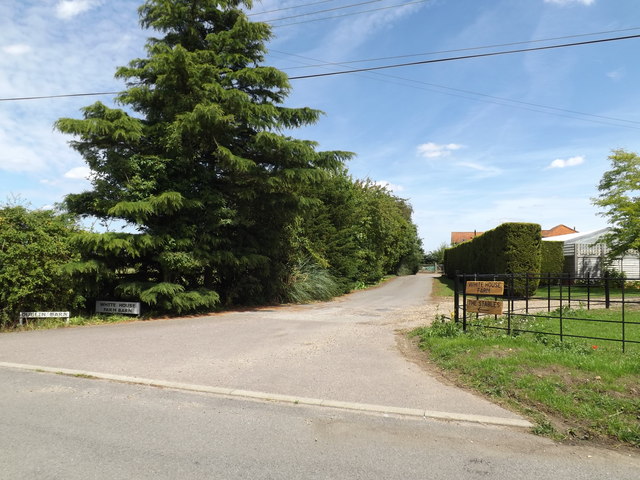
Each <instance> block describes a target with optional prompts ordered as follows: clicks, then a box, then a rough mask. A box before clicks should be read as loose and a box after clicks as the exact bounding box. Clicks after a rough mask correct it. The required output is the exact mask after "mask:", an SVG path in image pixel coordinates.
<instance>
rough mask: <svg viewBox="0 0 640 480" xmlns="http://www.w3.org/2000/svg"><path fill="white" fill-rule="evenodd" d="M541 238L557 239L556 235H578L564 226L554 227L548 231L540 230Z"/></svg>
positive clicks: (575, 231)
mask: <svg viewBox="0 0 640 480" xmlns="http://www.w3.org/2000/svg"><path fill="white" fill-rule="evenodd" d="M541 233H542V238H546V237H557V236H558V235H569V234H571V233H578V231H577V230H575V229H573V228H569V227H567V226H566V225H562V224H560V225H556V226H555V227H553V228H551V229H549V230H542V232H541Z"/></svg>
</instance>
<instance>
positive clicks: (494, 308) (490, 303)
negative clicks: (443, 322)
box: [467, 298, 502, 315]
mask: <svg viewBox="0 0 640 480" xmlns="http://www.w3.org/2000/svg"><path fill="white" fill-rule="evenodd" d="M467 312H471V313H488V314H490V315H502V300H474V299H472V298H467Z"/></svg>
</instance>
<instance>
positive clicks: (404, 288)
mask: <svg viewBox="0 0 640 480" xmlns="http://www.w3.org/2000/svg"><path fill="white" fill-rule="evenodd" d="M430 282H431V279H430V277H428V276H424V275H419V276H413V277H403V278H399V279H396V280H394V281H392V282H389V283H388V284H386V285H384V286H383V287H380V288H378V289H374V290H370V291H366V292H358V293H356V294H353V295H349V296H346V297H343V298H341V299H339V300H337V301H334V302H328V303H321V304H315V305H309V306H299V307H279V308H266V309H260V310H255V311H249V312H234V313H225V314H220V315H213V316H208V317H194V318H183V319H172V320H161V321H153V322H133V323H129V324H119V325H108V326H100V327H85V328H69V329H60V330H54V331H33V332H22V333H11V334H3V335H0V362H5V363H4V364H3V365H4V366H1V367H0V385H2V388H1V389H0V405H2V409H1V411H0V479H4V478H7V479H32V478H36V479H40V478H43V479H54V478H55V479H58V478H59V479H74V478H82V479H84V478H99V479H102V478H105V479H106V478H109V479H112V478H141V479H144V478H160V479H164V478H166V479H171V478H225V479H235V478H283V479H286V478H390V479H393V478H443V479H460V478H464V479H467V478H469V479H476V478H478V479H479V478H496V479H502V478H505V479H506V478H510V479H511V478H514V477H516V476H517V477H519V478H522V479H525V480H526V479H536V480H539V479H540V478H558V479H564V478H567V479H569V478H570V479H572V480H574V479H581V478H585V479H586V478H589V479H593V478H613V479H638V478H640V473H639V472H640V458H639V457H638V456H637V455H636V456H633V457H630V456H628V455H626V454H618V453H615V452H610V451H601V450H594V449H586V448H574V447H560V446H556V445H555V444H553V443H552V442H551V441H549V440H547V439H543V438H539V437H535V436H533V435H530V434H528V433H527V432H526V430H524V429H513V428H504V427H497V426H487V425H486V424H472V423H467V422H441V421H434V420H431V419H428V418H427V419H425V418H416V417H411V416H406V415H405V416H396V415H385V414H381V413H375V414H372V413H365V412H349V411H346V410H343V409H336V408H326V407H324V408H323V407H314V406H308V405H302V404H295V403H289V404H285V403H275V402H264V401H261V402H256V401H247V400H244V399H242V398H239V397H237V396H236V397H235V398H230V397H228V396H225V395H212V394H204V393H198V392H193V391H190V392H188V391H184V390H175V389H170V388H153V387H149V386H141V385H134V384H123V383H118V382H107V381H100V380H94V379H87V378H82V377H70V376H67V375H53V374H51V373H39V372H37V371H34V370H33V369H32V370H31V371H30V370H25V368H28V367H22V368H20V369H18V368H11V367H8V366H7V365H8V364H9V363H13V364H18V363H19V364H26V365H31V366H34V367H35V369H36V370H37V369H38V368H42V369H51V371H53V372H55V371H57V370H61V369H72V370H76V371H78V372H82V371H87V372H97V374H98V375H104V376H107V377H108V376H109V375H120V376H128V377H136V378H144V379H155V381H157V384H158V385H160V384H162V382H181V383H182V384H187V383H188V384H190V385H192V386H195V387H196V390H197V387H198V386H200V387H202V388H203V389H206V388H205V387H208V388H210V389H223V388H228V389H229V391H232V390H233V389H244V390H249V391H251V392H256V391H257V392H266V396H263V397H260V398H268V397H269V395H274V394H286V395H296V396H303V397H308V398H311V399H325V400H332V401H334V404H335V402H336V401H344V402H360V403H368V404H376V405H382V406H390V407H404V408H412V409H424V410H429V411H440V412H450V413H451V414H452V415H453V416H454V417H455V415H458V416H461V415H462V414H474V415H480V416H487V417H492V418H494V419H506V420H505V421H518V420H519V417H518V416H517V415H515V414H513V413H512V412H508V411H506V410H504V409H502V408H500V407H497V406H496V405H493V404H491V403H490V402H487V401H486V400H484V399H481V398H479V397H476V396H474V395H471V394H470V393H467V392H464V391H461V390H459V389H456V388H453V387H451V386H448V385H444V384H442V383H441V382H439V381H438V380H437V379H435V378H433V377H432V376H430V375H428V374H427V372H425V371H424V370H423V369H422V368H421V367H420V366H419V365H417V364H414V363H412V362H409V361H407V359H406V358H405V357H404V356H403V355H402V354H401V352H400V350H399V349H398V338H401V337H400V336H398V335H397V331H398V330H402V329H406V328H409V327H411V326H413V325H417V324H421V323H425V322H427V321H428V320H430V315H432V314H433V312H434V311H435V306H434V305H432V304H430V302H429V301H428V299H429V293H430ZM447 308H448V306H447V305H445V306H444V311H447ZM251 392H248V393H249V394H251ZM240 397H242V395H241V396H240ZM258 397H259V396H258ZM389 411H392V409H391V410H389Z"/></svg>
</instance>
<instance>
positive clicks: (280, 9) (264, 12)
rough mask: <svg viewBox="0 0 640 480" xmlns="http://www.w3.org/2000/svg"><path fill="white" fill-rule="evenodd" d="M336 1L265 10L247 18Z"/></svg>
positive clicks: (249, 14)
mask: <svg viewBox="0 0 640 480" xmlns="http://www.w3.org/2000/svg"><path fill="white" fill-rule="evenodd" d="M335 1H336V0H320V1H319V2H310V3H302V4H300V5H295V6H293V7H282V8H276V9H275V10H265V11H263V12H253V13H247V17H255V16H256V15H266V14H267V13H276V12H283V11H285V10H294V9H296V8H304V7H311V6H313V5H320V4H321V3H329V2H335Z"/></svg>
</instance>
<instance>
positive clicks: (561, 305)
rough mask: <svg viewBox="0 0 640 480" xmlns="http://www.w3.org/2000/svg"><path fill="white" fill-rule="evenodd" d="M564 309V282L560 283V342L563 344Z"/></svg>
mask: <svg viewBox="0 0 640 480" xmlns="http://www.w3.org/2000/svg"><path fill="white" fill-rule="evenodd" d="M562 307H563V304H562V282H560V308H559V311H560V341H561V342H562V341H563V339H562V334H563V333H564V332H563V331H562Z"/></svg>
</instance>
